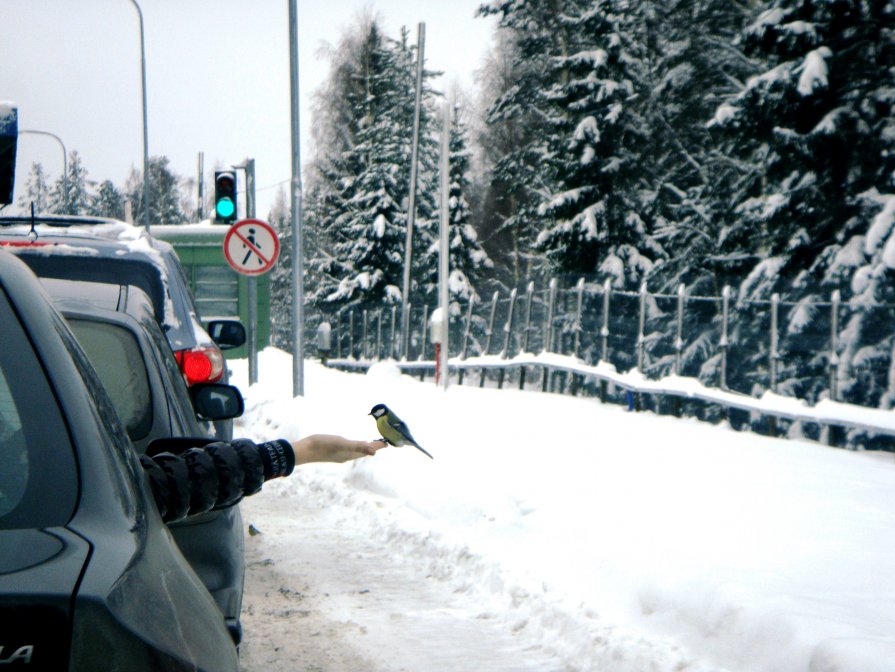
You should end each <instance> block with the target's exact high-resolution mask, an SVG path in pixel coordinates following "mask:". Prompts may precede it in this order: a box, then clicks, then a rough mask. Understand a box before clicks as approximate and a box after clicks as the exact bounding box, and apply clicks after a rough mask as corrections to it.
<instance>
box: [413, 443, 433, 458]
mask: <svg viewBox="0 0 895 672" xmlns="http://www.w3.org/2000/svg"><path fill="white" fill-rule="evenodd" d="M413 447H414V448H416V449H417V450H419V451H422V452H423V453H424V454H425V455H427V456H428V457H429V459H430V460H434V459H435V458H434V457H432V456H431V455H429V451H428V450H426V449H425V448H423V447H422V446H421V445H419V444H418V443H414V444H413Z"/></svg>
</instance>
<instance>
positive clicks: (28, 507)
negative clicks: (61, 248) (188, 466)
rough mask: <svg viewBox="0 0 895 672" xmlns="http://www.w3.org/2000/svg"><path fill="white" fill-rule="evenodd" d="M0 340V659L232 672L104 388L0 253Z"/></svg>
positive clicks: (95, 670)
mask: <svg viewBox="0 0 895 672" xmlns="http://www.w3.org/2000/svg"><path fill="white" fill-rule="evenodd" d="M0 339H2V342H3V347H2V348H0V623H2V624H3V627H2V628H0V647H2V651H3V661H4V663H8V664H10V665H12V666H13V667H15V666H17V665H18V666H21V667H24V668H25V669H28V668H31V669H38V670H78V671H79V672H100V671H102V672H106V671H107V670H128V671H129V672H150V671H153V672H154V671H157V670H171V671H173V670H177V671H180V670H183V671H186V670H203V671H209V672H210V671H215V672H221V671H225V672H238V670H239V662H238V659H237V655H236V648H235V647H234V645H233V642H232V640H231V638H230V636H229V633H228V632H227V628H226V627H225V624H224V619H223V618H222V616H221V612H220V610H219V609H218V607H217V605H216V604H215V602H214V600H213V599H212V598H211V596H210V595H209V593H208V591H207V590H206V589H205V587H204V586H203V585H202V582H201V581H200V580H199V578H198V577H197V576H196V574H195V572H194V571H193V570H192V569H191V567H190V566H189V564H188V563H187V562H186V561H185V560H184V558H183V555H182V554H181V553H180V551H179V550H178V549H177V547H176V546H175V544H174V542H173V540H172V538H171V535H170V534H169V532H168V530H167V528H166V527H165V525H164V523H163V522H162V520H161V517H160V515H159V512H158V509H157V507H156V504H155V501H154V499H153V496H152V493H151V492H150V490H149V486H148V483H147V481H146V479H145V477H144V475H143V471H142V469H141V466H140V464H139V461H138V458H137V453H136V451H135V450H134V448H133V446H132V444H131V442H130V440H129V439H128V437H127V434H126V432H125V430H124V428H123V427H122V425H121V421H120V420H119V418H118V414H117V412H116V411H115V408H114V407H113V405H112V402H111V401H110V399H109V397H108V394H107V393H106V391H105V388H104V387H103V385H102V383H101V382H100V381H99V379H98V377H97V376H96V373H95V371H94V369H93V367H92V366H91V365H90V363H89V361H88V359H87V356H86V355H85V354H84V352H83V350H82V349H81V347H80V345H79V344H78V342H77V341H76V339H75V338H74V336H73V335H72V333H71V331H70V329H69V328H68V326H67V325H66V324H65V322H64V320H63V318H62V317H61V316H60V314H59V312H58V311H57V310H56V308H55V307H54V306H53V305H52V303H51V300H50V299H49V297H48V296H47V294H46V293H45V292H44V291H43V289H42V288H41V286H40V284H39V282H38V281H37V279H36V278H35V276H34V275H33V274H32V273H31V272H30V271H29V270H28V269H27V267H26V266H25V265H24V264H23V263H22V262H21V261H19V260H17V259H16V258H15V257H13V256H12V255H10V254H8V253H6V252H3V251H2V250H0Z"/></svg>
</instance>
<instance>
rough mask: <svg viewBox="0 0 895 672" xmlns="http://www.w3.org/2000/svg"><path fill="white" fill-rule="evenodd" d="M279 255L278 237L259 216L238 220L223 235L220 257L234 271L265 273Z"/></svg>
mask: <svg viewBox="0 0 895 672" xmlns="http://www.w3.org/2000/svg"><path fill="white" fill-rule="evenodd" d="M279 255H280V239H279V238H278V237H277V233H276V231H274V230H273V227H271V226H270V224H268V223H267V222H262V221H261V220H260V219H242V220H240V221H238V222H236V223H235V224H234V225H233V226H231V227H230V230H229V231H227V235H226V236H225V237H224V256H225V257H226V258H227V263H228V264H230V266H232V267H233V269H234V270H235V271H236V272H237V273H242V274H244V275H261V274H262V273H267V272H268V271H269V270H270V269H272V268H273V265H274V264H275V263H276V262H277V257H278V256H279Z"/></svg>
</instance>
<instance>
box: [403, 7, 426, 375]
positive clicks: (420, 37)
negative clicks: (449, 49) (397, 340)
mask: <svg viewBox="0 0 895 672" xmlns="http://www.w3.org/2000/svg"><path fill="white" fill-rule="evenodd" d="M425 47H426V24H425V23H420V24H419V26H418V28H417V49H416V104H415V106H414V110H413V140H412V145H411V150H410V194H409V198H408V203H407V239H406V242H405V243H404V286H403V291H402V296H401V299H402V306H401V344H402V347H401V357H402V358H403V359H405V360H406V359H407V352H408V350H409V348H410V269H411V261H412V259H413V227H414V226H415V224H416V182H417V179H416V172H417V163H418V161H419V159H418V157H419V146H420V105H421V103H422V98H423V65H424V61H425V58H424V52H425Z"/></svg>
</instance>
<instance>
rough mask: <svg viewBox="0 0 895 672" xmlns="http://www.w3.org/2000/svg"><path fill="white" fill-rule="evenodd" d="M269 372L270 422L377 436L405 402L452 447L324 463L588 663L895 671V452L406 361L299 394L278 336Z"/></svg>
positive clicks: (504, 607)
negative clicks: (445, 383) (430, 375)
mask: <svg viewBox="0 0 895 672" xmlns="http://www.w3.org/2000/svg"><path fill="white" fill-rule="evenodd" d="M235 368H236V379H237V380H240V379H242V378H244V377H245V371H244V369H245V366H244V363H243V362H237V363H236V365H235ZM259 370H260V380H261V381H262V382H261V383H259V384H258V385H255V386H253V387H251V388H250V389H248V390H247V392H246V399H247V409H248V410H247V413H246V416H245V418H244V419H243V421H242V423H241V427H242V430H243V432H246V433H248V434H250V435H255V436H259V437H270V436H271V435H285V436H287V437H297V436H300V435H304V434H308V433H313V432H337V433H341V434H344V435H347V436H356V437H362V438H367V437H370V438H372V436H375V429H374V425H373V421H372V420H371V419H370V418H369V417H368V416H367V415H366V414H367V413H368V412H369V409H370V408H371V407H372V406H373V405H374V404H375V403H379V402H383V403H386V404H388V405H389V406H390V407H392V408H394V409H395V410H396V411H397V412H398V413H399V414H400V415H401V416H402V417H403V418H404V419H405V420H406V421H407V423H408V424H409V426H410V427H411V429H412V431H413V433H414V435H415V436H416V438H417V439H418V440H419V441H420V443H421V444H422V445H423V446H425V447H426V449H427V450H429V451H430V452H431V453H432V454H433V455H434V456H435V460H434V461H430V460H428V459H425V458H424V457H423V456H421V455H420V454H419V453H418V452H417V451H416V450H414V449H412V448H408V449H388V450H385V451H383V452H381V453H380V454H379V455H377V456H376V457H375V458H371V459H366V460H363V461H360V462H357V463H354V464H352V465H314V466H312V467H309V468H308V469H307V470H305V468H303V476H302V477H303V478H311V479H313V480H314V484H315V487H322V488H325V489H327V490H328V491H330V492H331V493H332V497H333V500H334V501H333V506H338V505H339V503H340V502H342V503H343V504H344V505H345V506H346V510H345V515H346V516H349V517H351V518H352V521H353V524H357V525H361V526H362V527H365V529H368V530H369V534H370V535H374V536H375V538H377V539H379V540H381V542H382V543H383V544H386V545H388V547H389V548H391V549H392V550H393V552H394V553H395V554H397V555H399V556H401V557H403V558H406V561H407V562H412V563H423V564H424V565H425V566H427V567H428V568H429V572H430V574H431V575H433V576H435V577H437V578H438V579H439V580H441V581H444V582H447V583H448V584H449V585H451V586H453V588H454V589H455V590H456V591H461V592H462V593H463V594H465V595H469V596H475V597H476V599H479V600H481V602H482V604H483V605H487V608H488V609H489V612H488V613H489V615H490V616H492V617H495V618H500V619H502V620H503V621H504V622H505V624H506V627H507V628H510V629H511V630H514V631H515V632H517V633H521V634H520V636H521V635H525V636H527V637H530V638H531V639H532V640H533V641H536V642H538V643H539V644H540V645H542V646H544V647H545V648H547V649H550V650H552V651H555V652H557V653H558V654H560V655H561V656H562V657H563V659H564V660H567V661H569V664H570V666H573V667H574V666H577V667H579V668H580V669H612V670H614V671H617V670H632V671H633V670H637V671H640V670H644V669H654V670H679V669H687V670H719V669H730V670H746V671H755V672H771V671H786V672H799V671H802V670H803V671H805V672H809V671H810V672H817V671H818V670H823V671H824V672H828V671H829V672H833V671H845V670H862V671H864V670H874V671H876V670H895V638H893V637H892V634H891V633H893V632H895V599H893V598H895V579H893V578H892V572H891V567H892V566H893V563H895V543H893V542H891V541H890V538H891V534H890V531H891V529H893V525H895V463H893V461H892V458H891V456H890V455H885V456H877V455H874V454H871V453H854V452H846V451H842V450H836V449H830V448H825V447H822V446H819V445H817V444H810V443H801V442H798V441H784V440H776V439H770V438H767V437H762V436H757V435H752V434H749V433H738V432H732V431H730V430H728V429H726V428H724V427H714V426H708V425H705V424H703V423H699V422H696V421H690V420H679V419H674V418H668V417H659V416H654V415H651V414H648V413H638V414H631V413H627V412H625V411H623V410H622V409H620V408H618V407H608V406H601V405H600V404H599V403H598V402H596V401H594V400H589V399H579V398H570V397H563V396H558V395H547V394H539V393H530V392H520V391H517V390H502V391H498V390H493V389H479V388H476V387H457V386H455V387H452V388H450V389H448V390H447V391H444V390H440V389H437V388H435V386H434V385H432V384H431V383H427V384H423V383H420V382H419V381H417V380H415V379H412V378H410V377H408V376H404V375H401V374H400V371H399V370H398V368H397V366H396V365H395V364H393V363H380V364H377V365H376V366H374V367H373V368H371V370H370V372H369V374H368V375H357V374H346V373H340V372H336V371H331V370H326V369H323V368H322V367H320V366H319V365H317V364H315V363H310V362H309V363H308V366H307V367H306V368H305V372H306V380H305V390H306V395H307V396H305V397H304V398H300V399H295V400H293V399H291V376H290V373H289V372H291V363H290V362H289V361H288V356H287V355H285V354H284V353H281V352H279V351H276V350H272V349H268V350H265V351H264V352H263V353H261V357H260V365H259ZM776 401H778V400H776V399H775V400H768V402H767V403H773V402H776ZM285 485H288V484H284V486H285ZM295 496H296V497H299V496H301V494H300V492H298V493H296V494H295ZM359 502H360V503H362V505H359ZM296 543H300V542H299V540H296Z"/></svg>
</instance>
